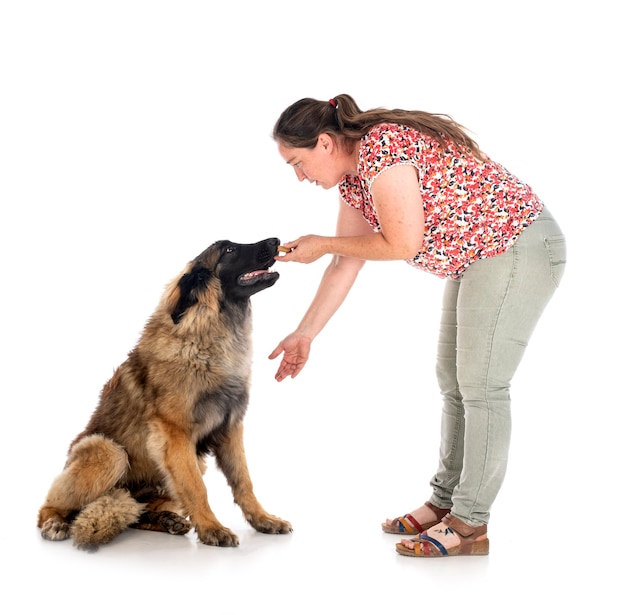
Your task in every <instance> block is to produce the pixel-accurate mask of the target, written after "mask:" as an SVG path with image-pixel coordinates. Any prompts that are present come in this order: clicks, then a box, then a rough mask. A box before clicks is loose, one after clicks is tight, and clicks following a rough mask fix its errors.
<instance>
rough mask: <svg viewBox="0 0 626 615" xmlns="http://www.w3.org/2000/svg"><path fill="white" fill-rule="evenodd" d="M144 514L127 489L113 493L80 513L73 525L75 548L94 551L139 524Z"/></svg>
mask: <svg viewBox="0 0 626 615" xmlns="http://www.w3.org/2000/svg"><path fill="white" fill-rule="evenodd" d="M143 511H144V507H143V505H142V504H140V503H139V502H137V500H135V499H134V498H133V497H132V496H131V494H130V493H129V492H128V491H127V490H126V489H112V490H111V491H109V492H108V493H105V494H104V495H101V496H100V497H99V498H98V499H96V500H94V501H93V502H91V503H90V504H88V505H87V506H85V507H84V508H83V509H82V510H81V511H80V512H79V513H78V515H77V516H76V518H75V519H74V521H73V523H72V537H73V539H74V545H75V546H77V547H78V548H80V549H85V550H88V551H89V550H90V551H94V550H96V549H97V548H98V547H99V546H100V545H104V544H107V543H108V542H111V540H113V539H114V538H115V537H116V536H118V535H119V534H121V533H122V532H123V531H124V530H125V529H126V528H127V527H129V526H130V525H132V524H133V523H136V522H137V520H138V519H139V516H140V515H141V513H142V512H143Z"/></svg>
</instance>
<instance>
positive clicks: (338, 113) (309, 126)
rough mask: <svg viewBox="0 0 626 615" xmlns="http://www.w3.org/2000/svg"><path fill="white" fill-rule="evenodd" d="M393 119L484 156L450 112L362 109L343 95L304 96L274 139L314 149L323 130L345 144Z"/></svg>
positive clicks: (289, 110)
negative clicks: (328, 97)
mask: <svg viewBox="0 0 626 615" xmlns="http://www.w3.org/2000/svg"><path fill="white" fill-rule="evenodd" d="M386 122H391V123H393V124H404V125H407V126H411V127H412V128H415V129H416V130H419V131H420V132H423V133H426V134H427V135H430V136H431V137H433V138H434V139H436V140H437V141H438V142H439V143H440V144H441V146H442V147H443V148H447V147H448V145H449V143H447V142H449V141H452V142H453V143H454V144H455V145H456V146H457V147H458V148H459V149H461V150H469V151H470V152H471V153H472V154H473V155H474V156H476V157H477V158H482V157H483V156H482V153H481V151H480V148H479V147H478V144H477V143H476V142H475V141H474V139H472V138H471V137H470V136H469V135H468V133H467V131H466V129H465V128H464V127H463V126H461V124H458V123H457V122H455V121H454V120H453V119H452V118H451V117H450V116H449V115H446V114H439V113H437V114H435V113H427V112H426V111H406V110H404V109H384V108H382V107H376V108H375V109H370V110H369V111H361V109H359V107H358V105H357V104H356V102H355V100H354V98H352V96H350V95H348V94H339V96H335V97H334V98H331V99H330V100H329V101H328V100H316V99H314V98H302V99H300V100H298V101H297V102H295V103H293V104H292V105H290V106H289V107H287V109H285V110H284V111H283V112H282V114H281V115H280V117H279V118H278V121H277V122H276V124H275V125H274V130H273V133H272V136H273V138H274V139H275V140H276V141H278V142H280V143H282V144H283V145H285V146H286V147H306V148H313V147H315V145H316V144H317V138H318V136H319V135H320V134H321V133H327V134H330V135H333V136H334V137H336V138H337V139H338V140H339V141H340V142H342V144H343V145H344V147H346V148H350V147H351V144H352V143H354V142H355V141H358V140H359V139H360V138H361V137H362V136H363V135H365V134H367V132H368V131H369V130H370V129H371V128H372V126H374V125H376V124H383V123H386Z"/></svg>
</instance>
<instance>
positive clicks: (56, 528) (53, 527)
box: [41, 519, 72, 540]
mask: <svg viewBox="0 0 626 615" xmlns="http://www.w3.org/2000/svg"><path fill="white" fill-rule="evenodd" d="M41 535H42V536H43V538H45V539H46V540H67V539H68V538H69V537H70V536H71V535H72V527H71V525H70V524H69V523H67V522H66V521H58V520H56V519H48V520H47V521H46V522H45V523H44V524H43V525H42V526H41Z"/></svg>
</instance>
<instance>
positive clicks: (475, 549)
mask: <svg viewBox="0 0 626 615" xmlns="http://www.w3.org/2000/svg"><path fill="white" fill-rule="evenodd" d="M442 522H443V523H444V524H445V525H446V527H447V528H448V529H449V530H450V531H452V532H454V533H455V534H456V535H457V536H458V537H459V539H460V541H461V544H459V545H457V546H456V547H450V548H449V549H446V548H445V547H444V546H443V545H442V544H441V543H440V542H439V541H438V540H436V539H435V538H433V537H432V536H429V535H428V534H427V533H420V535H419V536H418V537H417V538H415V539H411V542H412V543H413V548H412V549H410V548H408V547H405V546H404V545H403V544H402V543H401V542H399V543H398V544H396V551H397V552H398V553H400V555H408V556H409V557H444V556H448V555H487V554H488V553H489V538H487V525H486V524H485V525H479V526H478V527H474V526H472V525H468V524H467V523H465V522H464V521H461V520H460V519H457V518H456V517H454V516H453V515H451V514H447V515H446V516H445V517H444V518H443V519H442Z"/></svg>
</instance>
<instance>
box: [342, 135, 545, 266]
mask: <svg viewBox="0 0 626 615" xmlns="http://www.w3.org/2000/svg"><path fill="white" fill-rule="evenodd" d="M398 164H409V165H411V166H414V167H415V168H416V169H417V172H418V176H419V182H420V188H421V195H422V201H423V205H424V218H425V220H424V222H425V223H424V242H423V245H422V249H421V250H420V252H419V253H418V254H416V255H415V257H414V258H412V259H409V260H407V262H408V263H409V264H410V265H413V266H415V267H419V268H421V269H424V270H426V271H428V272H430V273H434V274H435V275H437V276H439V277H441V278H446V277H447V278H458V277H460V276H461V275H462V274H463V272H464V271H465V269H466V268H467V267H468V266H469V265H471V264H472V263H473V262H475V261H477V260H478V259H481V258H488V257H490V256H496V255H497V254H500V253H502V252H505V251H506V250H507V249H508V248H510V247H511V246H512V245H513V243H514V242H515V240H516V239H517V237H518V236H519V234H520V233H521V232H522V231H523V230H524V229H525V228H526V227H527V226H529V225H530V224H531V223H532V222H533V221H534V220H536V219H537V217H538V216H539V214H540V213H541V211H542V209H543V203H542V202H541V201H540V200H539V198H538V197H537V196H536V195H535V193H534V192H533V191H532V190H531V188H530V187H529V186H527V185H526V184H524V183H522V182H521V181H520V180H519V179H518V178H517V177H515V176H514V175H512V174H511V173H509V172H508V171H507V170H506V169H505V168H504V167H503V166H501V165H500V164H498V163H497V162H494V161H493V160H490V159H489V158H486V160H485V161H484V162H481V161H480V160H477V159H476V158H474V157H473V156H472V155H467V154H465V153H463V152H461V151H460V150H459V149H458V148H457V147H455V145H454V144H453V143H449V145H448V148H447V149H446V150H443V149H442V147H441V145H440V144H439V142H438V141H437V140H436V139H433V138H432V137H430V136H429V135H426V134H424V133H422V132H420V131H418V130H416V129H414V128H410V127H408V126H402V125H398V124H379V125H377V126H374V127H373V128H372V129H371V130H370V132H368V133H367V134H366V135H365V136H364V137H362V138H361V145H360V150H359V166H358V175H345V176H344V177H343V179H342V181H341V182H340V184H339V193H340V195H341V197H342V199H343V200H344V201H345V202H346V203H347V204H348V205H350V206H351V207H354V208H356V209H359V210H360V211H361V213H362V214H363V217H364V218H365V219H366V220H367V221H368V222H369V224H370V226H371V227H372V229H373V230H374V231H376V232H379V231H380V230H381V228H380V224H379V221H378V215H377V213H376V207H375V206H374V202H373V199H372V194H371V186H372V183H373V182H374V180H375V179H376V178H377V177H378V175H379V174H380V173H382V172H383V171H384V170H385V169H388V168H390V167H392V166H394V165H398Z"/></svg>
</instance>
